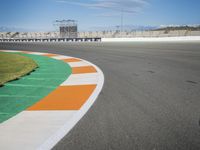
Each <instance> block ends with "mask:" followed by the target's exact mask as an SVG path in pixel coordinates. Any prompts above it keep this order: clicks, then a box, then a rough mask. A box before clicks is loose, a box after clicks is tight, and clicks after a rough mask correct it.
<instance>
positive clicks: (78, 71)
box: [72, 66, 97, 74]
mask: <svg viewBox="0 0 200 150" xmlns="http://www.w3.org/2000/svg"><path fill="white" fill-rule="evenodd" d="M94 72H97V71H96V69H95V68H94V67H93V66H86V67H73V68H72V74H81V73H94Z"/></svg>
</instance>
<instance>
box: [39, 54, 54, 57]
mask: <svg viewBox="0 0 200 150" xmlns="http://www.w3.org/2000/svg"><path fill="white" fill-rule="evenodd" d="M42 56H47V57H54V56H58V55H57V54H43V55H42Z"/></svg>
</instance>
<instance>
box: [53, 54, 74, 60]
mask: <svg viewBox="0 0 200 150" xmlns="http://www.w3.org/2000/svg"><path fill="white" fill-rule="evenodd" d="M51 58H54V59H58V60H62V59H69V58H73V57H70V56H63V55H59V56H53V57H51Z"/></svg>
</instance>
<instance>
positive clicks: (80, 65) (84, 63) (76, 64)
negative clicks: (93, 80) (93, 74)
mask: <svg viewBox="0 0 200 150" xmlns="http://www.w3.org/2000/svg"><path fill="white" fill-rule="evenodd" d="M68 64H69V65H70V67H84V66H90V64H88V63H86V62H85V61H79V62H70V63H68Z"/></svg>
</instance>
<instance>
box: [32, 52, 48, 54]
mask: <svg viewBox="0 0 200 150" xmlns="http://www.w3.org/2000/svg"><path fill="white" fill-rule="evenodd" d="M29 54H33V55H45V54H47V53H40V52H30V53H29Z"/></svg>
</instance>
